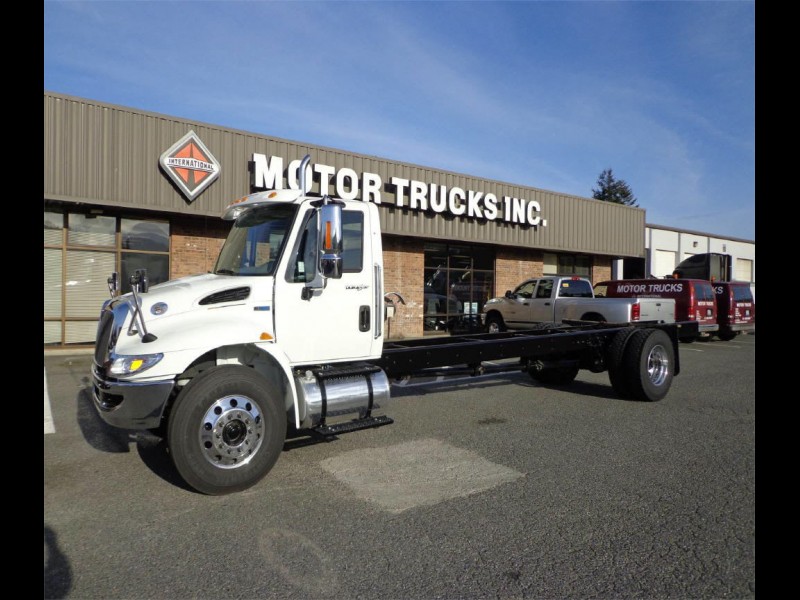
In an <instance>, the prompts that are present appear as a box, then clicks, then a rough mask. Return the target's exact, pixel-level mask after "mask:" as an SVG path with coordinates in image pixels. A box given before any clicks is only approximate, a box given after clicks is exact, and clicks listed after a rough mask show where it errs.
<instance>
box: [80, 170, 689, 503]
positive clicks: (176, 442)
mask: <svg viewBox="0 0 800 600" xmlns="http://www.w3.org/2000/svg"><path fill="white" fill-rule="evenodd" d="M307 164H308V157H306V158H305V159H304V160H303V162H302V164H301V166H300V186H299V188H300V189H299V190H275V191H267V192H259V193H255V194H252V195H250V196H246V197H245V198H242V199H240V200H238V201H236V202H234V203H232V204H231V205H230V206H229V207H228V208H227V209H226V211H225V213H224V215H223V218H225V219H228V220H232V221H233V225H232V229H231V232H230V234H229V236H228V238H227V240H226V241H225V244H224V245H223V247H222V249H221V251H220V255H219V257H218V260H217V263H216V266H215V268H214V270H213V272H211V273H207V274H203V275H194V276H190V277H184V278H181V279H177V280H172V281H168V282H165V283H162V284H159V285H154V286H153V287H152V288H150V287H149V286H148V282H147V277H146V273H144V272H142V271H137V272H136V273H135V274H134V275H133V276H132V277H131V282H130V283H131V288H132V291H131V292H130V293H127V294H124V295H118V290H119V278H118V277H117V275H116V274H112V277H111V278H109V288H110V290H111V296H112V297H111V299H110V300H108V301H106V303H105V304H104V305H103V308H102V310H101V316H100V321H99V324H98V329H97V339H96V345H95V353H94V361H93V367H92V379H93V388H94V389H93V398H94V404H95V407H96V408H97V411H98V413H99V414H100V416H101V417H102V418H103V419H104V420H105V421H106V422H107V423H108V424H110V425H112V426H115V427H120V428H124V429H143V430H152V431H155V432H157V433H158V434H159V435H160V436H162V437H164V438H165V440H166V446H167V448H168V452H169V454H170V457H171V459H172V461H173V462H174V464H175V467H176V468H177V470H178V472H179V473H180V475H181V476H182V477H183V478H184V480H185V481H186V482H187V483H188V484H189V485H190V486H192V487H193V488H194V489H196V490H198V491H200V492H203V493H206V494H226V493H230V492H235V491H239V490H243V489H245V488H248V487H250V486H252V485H254V484H255V483H256V482H258V481H259V480H260V479H262V478H263V477H264V476H265V475H266V474H267V473H268V472H269V470H270V469H271V468H272V466H273V465H274V463H275V461H276V460H277V459H278V456H279V455H280V453H281V450H282V448H283V445H284V441H285V439H286V435H287V432H294V431H296V432H297V433H298V434H303V433H307V434H308V435H310V436H315V437H317V436H335V435H337V434H340V433H344V432H348V431H353V430H357V429H362V428H366V427H376V426H380V425H384V424H388V423H391V422H392V419H391V418H389V417H388V416H386V415H376V414H373V413H374V412H376V411H379V410H380V408H379V405H380V404H381V403H382V402H385V401H386V400H388V398H389V397H390V387H391V383H390V382H391V381H394V380H397V379H399V378H405V377H408V376H414V375H420V374H433V373H437V374H440V372H446V373H447V374H463V373H465V372H467V373H470V374H474V375H477V374H483V373H490V372H503V371H504V372H508V371H511V370H515V371H520V370H522V371H527V372H529V373H530V374H531V376H533V377H534V378H535V379H537V380H538V381H540V382H542V383H544V384H555V385H566V384H568V383H570V382H571V381H572V380H573V379H574V378H575V376H576V375H577V373H578V370H579V369H589V370H591V371H593V372H602V371H608V373H609V379H610V382H611V384H612V386H613V388H614V390H615V391H616V392H617V393H618V394H619V395H621V396H623V397H628V398H634V399H638V400H644V401H653V400H660V399H661V398H663V397H664V396H665V395H666V394H667V392H668V390H669V388H670V385H671V383H672V379H673V376H675V375H677V374H678V373H679V370H680V365H679V357H678V342H677V341H678V329H679V327H682V326H684V325H678V324H657V323H638V324H636V325H631V324H628V323H616V324H615V323H597V324H588V325H579V326H569V325H564V324H555V323H543V324H538V325H536V326H535V328H534V329H530V330H522V331H515V332H500V333H480V334H472V335H463V336H457V337H456V336H453V337H436V338H424V339H412V340H404V341H396V342H386V341H384V320H385V319H386V318H387V315H390V314H392V313H393V311H394V310H395V309H399V306H398V304H397V303H396V302H398V300H396V299H399V302H402V298H401V296H400V295H399V294H394V293H389V294H385V293H384V289H383V258H382V257H383V252H382V246H381V227H380V222H379V214H378V209H377V207H376V206H375V205H374V204H372V203H368V202H361V201H345V200H339V199H332V198H328V197H327V196H326V197H322V198H320V197H312V196H307V195H305V192H303V191H301V190H306V185H305V177H304V174H305V172H306V166H307ZM487 361H493V363H492V364H485V363H486V362H487Z"/></svg>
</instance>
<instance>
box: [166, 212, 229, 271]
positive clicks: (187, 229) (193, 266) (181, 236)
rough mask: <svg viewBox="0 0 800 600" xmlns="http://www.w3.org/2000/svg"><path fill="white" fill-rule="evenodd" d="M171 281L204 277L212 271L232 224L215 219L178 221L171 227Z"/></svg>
mask: <svg viewBox="0 0 800 600" xmlns="http://www.w3.org/2000/svg"><path fill="white" fill-rule="evenodd" d="M170 227H171V229H172V241H171V247H170V253H171V255H172V256H171V260H170V266H169V270H170V273H169V276H170V279H177V278H178V277H185V276H186V275H195V274H197V273H206V272H208V271H210V270H211V269H212V268H214V264H215V263H216V262H217V256H218V255H219V250H220V248H222V243H223V242H224V241H225V238H226V237H227V236H228V232H229V231H230V229H231V223H230V222H228V221H223V220H222V219H218V218H202V219H188V218H181V219H180V220H175V221H173V222H172V223H171V224H170Z"/></svg>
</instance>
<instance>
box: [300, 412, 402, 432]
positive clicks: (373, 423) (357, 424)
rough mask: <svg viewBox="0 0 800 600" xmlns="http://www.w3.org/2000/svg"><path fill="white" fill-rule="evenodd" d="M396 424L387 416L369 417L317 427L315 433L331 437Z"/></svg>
mask: <svg viewBox="0 0 800 600" xmlns="http://www.w3.org/2000/svg"><path fill="white" fill-rule="evenodd" d="M392 423H394V419H392V418H390V417H387V416H380V417H367V418H364V419H353V420H352V421H345V422H344V423H336V424H334V425H324V426H322V427H316V428H315V429H314V430H313V431H315V432H316V433H318V434H320V435H324V436H331V435H337V434H340V433H349V432H351V431H358V430H359V429H369V428H370V427H380V426H381V425H390V424H392Z"/></svg>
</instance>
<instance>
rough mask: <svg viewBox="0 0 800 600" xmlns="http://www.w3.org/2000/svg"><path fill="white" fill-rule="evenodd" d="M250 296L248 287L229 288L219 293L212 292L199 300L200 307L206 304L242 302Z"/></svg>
mask: <svg viewBox="0 0 800 600" xmlns="http://www.w3.org/2000/svg"><path fill="white" fill-rule="evenodd" d="M249 295H250V288H249V287H238V288H231V289H229V290H222V291H221V292H214V293H213V294H210V295H208V296H206V297H205V298H203V299H202V300H200V305H201V306H206V305H208V304H221V303H223V302H236V301H237V300H244V299H246V298H247V297H248V296H249Z"/></svg>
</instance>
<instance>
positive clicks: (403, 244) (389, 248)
mask: <svg viewBox="0 0 800 600" xmlns="http://www.w3.org/2000/svg"><path fill="white" fill-rule="evenodd" d="M383 267H384V271H383V277H384V290H385V291H386V292H398V293H399V294H401V295H402V296H403V299H404V300H405V301H406V303H405V305H402V304H399V303H396V306H397V310H396V311H395V316H394V318H393V319H392V320H391V321H390V322H387V323H386V332H387V336H388V337H389V339H402V338H414V337H422V317H423V310H424V303H423V301H424V288H425V285H424V283H425V251H424V242H423V240H421V239H419V238H402V237H397V236H384V238H383Z"/></svg>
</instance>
